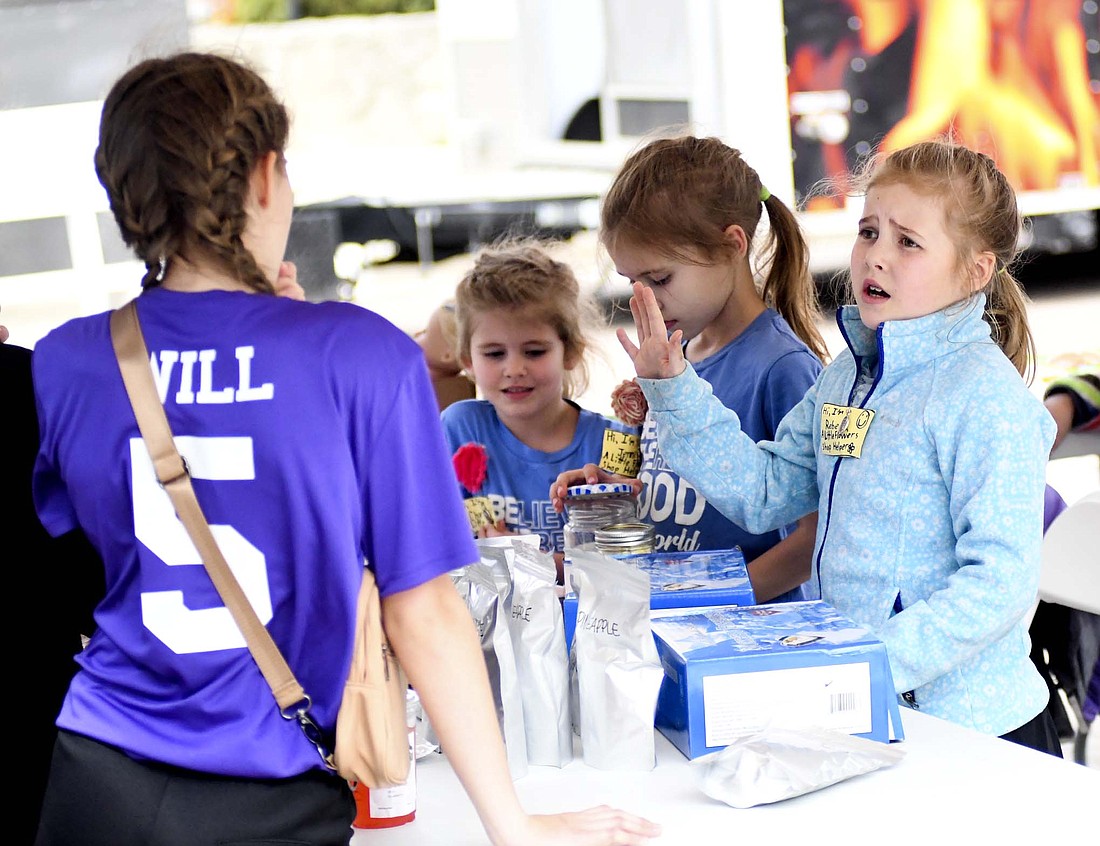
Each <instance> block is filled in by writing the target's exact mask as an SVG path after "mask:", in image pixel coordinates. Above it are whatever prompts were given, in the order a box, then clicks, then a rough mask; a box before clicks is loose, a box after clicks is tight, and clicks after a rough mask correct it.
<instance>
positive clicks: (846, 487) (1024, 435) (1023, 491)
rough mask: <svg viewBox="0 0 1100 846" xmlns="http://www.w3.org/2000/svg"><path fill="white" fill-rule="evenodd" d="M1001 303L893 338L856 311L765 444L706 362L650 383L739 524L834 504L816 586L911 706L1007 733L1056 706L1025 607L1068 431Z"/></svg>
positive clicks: (756, 528)
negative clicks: (1009, 332) (1029, 372)
mask: <svg viewBox="0 0 1100 846" xmlns="http://www.w3.org/2000/svg"><path fill="white" fill-rule="evenodd" d="M984 304H985V296H984V295H983V294H978V295H976V296H974V297H972V298H970V299H969V300H967V301H966V302H964V303H961V304H957V305H954V306H951V307H949V308H947V309H944V310H943V311H940V312H936V313H934V314H931V315H928V316H926V317H921V318H916V319H913V320H902V321H888V322H886V323H884V324H883V325H882V326H880V327H879V328H878V330H877V331H871V330H868V329H867V328H866V327H864V326H863V324H862V323H861V321H860V319H859V312H858V310H857V309H856V308H855V307H854V306H848V307H845V308H843V309H841V310H840V311H839V312H838V315H837V321H838V323H839V324H840V328H841V331H842V333H843V335H844V338H845V340H846V342H847V344H848V348H847V349H846V350H844V351H843V352H842V353H841V354H840V355H839V356H837V358H836V359H835V360H834V361H832V362H831V363H830V364H829V365H828V366H827V367H826V368H825V370H824V371H822V373H821V375H820V376H819V377H818V379H817V382H816V383H815V384H814V385H813V387H811V388H810V390H809V391H808V392H807V394H806V396H805V398H804V399H803V400H802V401H801V402H800V403H799V404H798V405H796V406H795V407H794V408H792V409H791V411H790V412H789V413H788V414H787V415H786V417H784V419H783V421H782V422H781V423H780V425H779V428H778V430H777V432H776V438H775V440H774V441H764V442H761V443H759V444H756V443H753V441H752V439H751V438H749V437H747V436H746V435H745V434H744V433H742V432H741V426H740V423H739V421H738V419H737V415H736V414H734V413H733V412H731V411H729V410H728V409H726V408H725V407H723V405H722V404H721V403H720V402H719V401H718V400H716V399H715V398H714V397H713V396H712V395H711V391H710V386H709V385H708V384H707V382H706V381H704V380H703V379H700V378H699V377H698V376H697V375H696V374H695V372H694V370H693V369H692V368H691V366H690V365H688V367H687V369H686V370H685V371H684V373H682V374H680V375H679V376H677V377H675V378H672V379H657V380H654V379H639V382H640V384H641V385H642V388H643V389H644V391H645V394H646V398H647V399H648V401H649V411H650V414H652V415H653V417H654V419H655V420H656V421H657V424H658V439H659V443H660V447H661V451H662V452H663V453H664V455H665V458H666V459H667V461H668V462H669V464H670V465H671V466H672V467H674V468H675V469H676V470H677V471H678V472H679V473H681V474H682V475H683V476H685V477H686V478H687V479H690V480H691V482H692V484H694V485H695V486H696V487H697V488H699V490H700V491H701V492H702V493H703V495H704V496H706V498H707V499H708V500H709V501H710V502H712V503H713V504H714V505H715V507H717V508H718V509H719V510H720V511H721V512H722V513H723V514H725V515H726V516H727V517H729V518H730V519H731V520H734V521H735V522H737V523H739V524H741V525H743V526H745V527H746V528H747V529H748V530H749V531H750V532H757V533H759V532H766V531H769V530H771V529H774V528H776V527H777V526H782V525H785V524H787V523H790V522H792V521H793V520H795V519H796V518H798V517H801V516H802V515H803V514H806V513H808V512H810V511H813V510H814V509H817V510H818V512H819V522H818V528H817V542H816V545H815V550H814V573H813V576H812V577H811V581H810V583H809V584H808V585H807V588H810V587H812V586H813V585H814V584H815V582H816V588H817V591H818V592H819V595H820V596H821V598H822V599H824V600H825V601H826V602H828V603H829V604H831V605H833V606H834V607H835V608H837V610H839V611H840V612H841V613H843V614H844V615H845V616H847V617H849V618H851V619H853V620H855V621H856V622H858V623H861V624H863V625H865V626H868V627H869V628H870V629H872V630H873V631H874V632H875V634H876V635H877V636H878V637H879V638H881V639H882V641H883V642H884V643H885V644H886V649H887V652H888V654H889V656H890V666H891V670H892V672H893V676H894V684H895V687H896V692H897V693H898V694H902V693H907V692H910V691H911V692H912V696H911V697H910V702H909V703H905V702H903V704H915V706H916V707H918V708H920V709H921V710H923V711H925V712H926V713H929V714H932V715H934V716H937V717H942V718H943V719H947V720H951V721H952V722H955V723H959V724H961V725H964V726H969V727H972V728H974V729H977V730H978V731H981V732H984V733H987V734H993V735H1001V734H1005V733H1007V732H1009V731H1011V730H1013V729H1015V728H1018V727H1019V726H1021V725H1023V724H1024V723H1026V722H1027V721H1028V720H1030V719H1031V718H1032V717H1034V716H1035V715H1036V714H1038V713H1039V712H1040V711H1041V710H1042V709H1043V707H1044V706H1045V705H1046V702H1047V696H1048V694H1047V687H1046V684H1045V683H1044V681H1043V679H1042V678H1041V677H1040V675H1039V673H1038V672H1037V670H1036V669H1035V667H1034V665H1033V664H1032V663H1031V660H1030V659H1029V657H1028V654H1029V651H1030V650H1029V647H1030V641H1029V638H1028V632H1027V625H1026V623H1025V622H1024V619H1023V618H1024V615H1025V613H1026V612H1027V611H1028V610H1029V608H1030V607H1031V605H1032V603H1033V602H1034V601H1035V597H1036V593H1037V590H1038V587H1039V560H1040V559H1039V555H1040V546H1041V543H1042V531H1043V490H1044V485H1045V477H1046V464H1047V456H1048V453H1049V450H1050V446H1051V444H1052V442H1053V438H1054V428H1055V427H1054V421H1053V419H1052V418H1051V417H1050V415H1049V414H1048V413H1047V411H1046V409H1045V408H1044V407H1043V404H1042V403H1041V402H1040V400H1039V399H1038V398H1037V397H1035V396H1033V395H1032V394H1031V393H1030V392H1029V390H1028V388H1027V386H1026V384H1025V383H1024V381H1023V379H1021V378H1020V375H1019V373H1017V372H1016V370H1015V368H1014V367H1013V365H1012V363H1011V362H1010V361H1009V360H1008V359H1007V358H1006V357H1005V355H1004V354H1003V353H1002V351H1001V350H1000V348H999V347H998V346H997V345H996V344H995V343H994V342H993V340H992V339H991V337H990V332H989V327H988V325H987V324H986V323H985V322H984V321H983V320H982V310H983V307H984ZM869 412H870V413H869Z"/></svg>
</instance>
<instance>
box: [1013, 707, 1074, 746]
mask: <svg viewBox="0 0 1100 846" xmlns="http://www.w3.org/2000/svg"><path fill="white" fill-rule="evenodd" d="M1001 739H1002V740H1010V741H1012V742H1013V743H1018V744H1019V745H1020V746H1028V747H1030V748H1032V749H1038V750H1039V751H1040V752H1046V753H1047V754H1048V755H1053V756H1055V757H1056V758H1061V757H1063V756H1062V744H1061V742H1060V741H1059V740H1058V729H1056V728H1055V727H1054V718H1053V717H1052V716H1051V712H1050V708H1049V707H1047V708H1044V709H1043V710H1042V711H1040V712H1039V714H1038V716H1036V717H1033V718H1032V719H1031V720H1029V721H1028V722H1026V723H1024V724H1023V725H1022V726H1020V727H1019V728H1018V729H1013V730H1012V731H1010V732H1009V733H1008V734H1002V735H1001Z"/></svg>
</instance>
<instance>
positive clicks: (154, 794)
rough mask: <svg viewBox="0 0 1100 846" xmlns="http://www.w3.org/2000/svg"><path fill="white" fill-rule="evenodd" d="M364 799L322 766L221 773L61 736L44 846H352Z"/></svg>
mask: <svg viewBox="0 0 1100 846" xmlns="http://www.w3.org/2000/svg"><path fill="white" fill-rule="evenodd" d="M353 819H355V798H354V796H353V795H352V792H351V790H350V789H349V788H348V785H347V782H345V781H343V780H342V779H340V778H338V777H336V776H332V775H327V774H325V773H323V772H321V771H319V770H317V771H311V772H309V773H305V774H303V775H300V776H296V777H294V778H289V779H270V780H269V779H242V778H225V777H220V776H212V775H208V774H206V773H197V772H193V771H191V770H184V769H180V768H178V767H169V766H166V765H163V764H155V763H150V762H147V761H135V760H134V759H133V758H130V757H129V756H128V755H126V754H125V753H123V752H122V751H120V750H119V749H116V748H115V747H113V746H107V745H105V744H103V743H99V742H97V741H94V740H91V739H89V738H87V737H83V736H81V735H78V734H73V733H71V732H66V731H60V732H58V736H57V743H56V745H55V746H54V754H53V761H52V763H51V766H50V780H49V784H48V786H47V788H46V797H45V799H44V801H43V805H42V819H41V822H40V824H39V828H38V837H37V839H36V840H35V846H244V844H247V846H267V844H278V846H347V844H348V843H349V842H350V841H351V835H352V830H351V823H352V820H353Z"/></svg>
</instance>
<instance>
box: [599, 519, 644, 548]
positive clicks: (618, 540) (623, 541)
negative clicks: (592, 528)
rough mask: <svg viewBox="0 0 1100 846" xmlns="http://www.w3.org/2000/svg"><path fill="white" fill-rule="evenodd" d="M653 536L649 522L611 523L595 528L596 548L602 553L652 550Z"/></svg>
mask: <svg viewBox="0 0 1100 846" xmlns="http://www.w3.org/2000/svg"><path fill="white" fill-rule="evenodd" d="M654 537H655V534H654V529H653V526H651V525H650V524H649V523H612V524H611V525H610V526H604V527H602V528H599V529H596V550H597V551H598V552H602V553H603V554H604V555H636V554H639V553H643V552H653V540H654Z"/></svg>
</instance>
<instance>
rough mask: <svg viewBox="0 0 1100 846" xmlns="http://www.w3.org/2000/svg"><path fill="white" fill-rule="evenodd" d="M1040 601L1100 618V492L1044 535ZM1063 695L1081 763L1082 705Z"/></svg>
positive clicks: (1073, 508)
mask: <svg viewBox="0 0 1100 846" xmlns="http://www.w3.org/2000/svg"><path fill="white" fill-rule="evenodd" d="M1039 599H1041V600H1042V601H1043V602H1050V603H1054V604H1056V605H1063V606H1065V607H1067V608H1073V609H1076V610H1078V611H1085V612H1087V613H1089V614H1096V615H1100V490H1097V491H1093V492H1092V493H1090V494H1088V495H1086V496H1084V497H1082V498H1081V499H1079V500H1077V501H1076V502H1074V503H1073V504H1072V505H1070V506H1069V507H1068V508H1067V509H1066V510H1065V511H1063V512H1062V513H1061V514H1059V515H1058V516H1057V517H1055V518H1054V521H1053V522H1052V523H1051V524H1050V527H1049V528H1048V529H1047V531H1046V534H1044V535H1043V551H1042V569H1041V571H1040V574H1039ZM1086 671H1088V670H1087V669H1086ZM1085 681H1086V683H1087V681H1088V679H1086V680H1085ZM1065 692H1066V693H1067V697H1066V698H1067V699H1068V700H1069V705H1070V708H1071V709H1072V711H1073V716H1074V719H1075V721H1076V723H1077V729H1076V733H1075V736H1074V742H1073V751H1074V760H1076V761H1077V762H1078V763H1081V764H1083V763H1085V743H1086V740H1087V737H1088V730H1089V726H1088V724H1087V723H1086V722H1085V721H1084V718H1083V717H1082V715H1081V707H1080V706H1081V703H1080V702H1078V701H1077V699H1076V696H1072V695H1069V693H1070V692H1069V691H1068V690H1066V691H1065Z"/></svg>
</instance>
